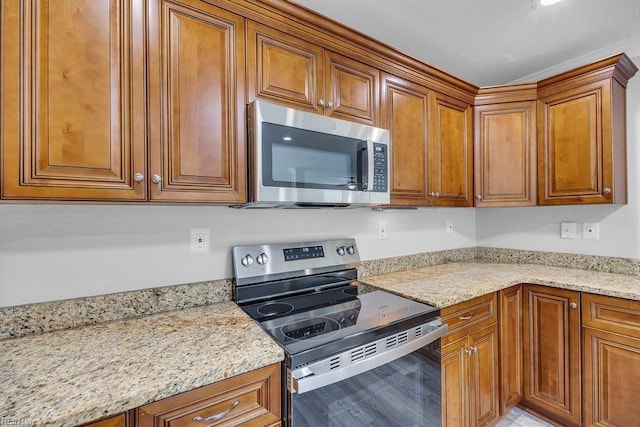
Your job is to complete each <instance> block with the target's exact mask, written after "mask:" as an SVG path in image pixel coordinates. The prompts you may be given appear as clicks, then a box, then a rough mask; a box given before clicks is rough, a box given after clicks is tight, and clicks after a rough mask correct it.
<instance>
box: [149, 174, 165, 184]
mask: <svg viewBox="0 0 640 427" xmlns="http://www.w3.org/2000/svg"><path fill="white" fill-rule="evenodd" d="M151 182H153V183H154V184H160V183H161V182H162V177H161V176H160V175H156V174H153V176H152V177H151Z"/></svg>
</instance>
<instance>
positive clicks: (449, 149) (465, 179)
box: [427, 92, 473, 206]
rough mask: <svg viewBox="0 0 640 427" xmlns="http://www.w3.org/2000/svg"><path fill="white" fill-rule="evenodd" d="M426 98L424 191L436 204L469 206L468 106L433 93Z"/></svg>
mask: <svg viewBox="0 0 640 427" xmlns="http://www.w3.org/2000/svg"><path fill="white" fill-rule="evenodd" d="M429 99H430V101H429V127H430V132H429V144H428V149H429V151H428V158H429V172H428V176H427V183H428V186H427V189H428V194H430V195H431V196H432V197H433V199H434V202H433V203H434V204H435V205H437V206H473V200H472V193H473V153H472V151H473V145H472V144H473V141H472V120H473V112H472V109H471V106H470V105H469V104H466V103H464V102H462V101H458V100H457V99H454V98H451V97H449V96H446V95H442V94H440V93H437V92H431V93H430V95H429Z"/></svg>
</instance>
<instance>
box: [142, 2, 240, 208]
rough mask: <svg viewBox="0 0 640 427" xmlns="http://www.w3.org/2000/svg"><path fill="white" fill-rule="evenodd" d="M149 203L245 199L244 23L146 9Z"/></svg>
mask: <svg viewBox="0 0 640 427" xmlns="http://www.w3.org/2000/svg"><path fill="white" fill-rule="evenodd" d="M149 23H150V24H149V25H150V37H149V58H150V64H151V66H150V71H151V72H150V93H149V97H150V103H149V105H150V121H149V123H150V126H149V127H150V128H149V134H150V138H149V141H150V146H149V152H150V158H151V161H150V174H151V175H152V177H151V179H152V184H151V187H150V188H151V200H176V201H177V200H180V201H193V202H243V201H246V159H245V152H246V150H245V145H246V144H245V131H244V126H245V125H244V122H245V102H244V78H243V72H242V70H244V48H243V46H244V19H243V18H241V17H239V16H236V15H233V14H231V13H228V12H225V11H223V10H221V9H218V8H215V7H213V6H211V5H209V4H208V3H205V2H201V1H198V0H184V1H183V2H181V3H178V2H170V1H165V0H152V1H151V2H150V6H149Z"/></svg>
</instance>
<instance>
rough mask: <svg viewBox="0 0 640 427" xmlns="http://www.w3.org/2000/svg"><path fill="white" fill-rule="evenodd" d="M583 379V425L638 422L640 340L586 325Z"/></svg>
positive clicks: (624, 424)
mask: <svg viewBox="0 0 640 427" xmlns="http://www.w3.org/2000/svg"><path fill="white" fill-rule="evenodd" d="M584 378H585V382H584V387H585V391H584V395H585V396H584V397H585V423H586V425H589V426H592V425H593V426H603V427H604V426H607V427H608V426H632V425H637V423H638V420H640V406H638V405H637V399H638V395H639V394H640V340H638V339H632V338H627V337H623V336H620V335H616V334H612V333H609V332H604V331H598V330H592V329H589V328H585V330H584Z"/></svg>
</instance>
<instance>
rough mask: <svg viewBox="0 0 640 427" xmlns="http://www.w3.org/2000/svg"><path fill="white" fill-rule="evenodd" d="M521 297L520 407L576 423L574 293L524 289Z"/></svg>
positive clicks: (578, 409) (577, 361) (577, 351)
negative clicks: (521, 395)
mask: <svg viewBox="0 0 640 427" xmlns="http://www.w3.org/2000/svg"><path fill="white" fill-rule="evenodd" d="M524 298H525V299H524V309H523V313H524V319H523V322H524V331H525V334H526V336H525V341H524V366H525V369H524V400H525V404H526V405H528V406H531V407H532V408H534V409H536V410H538V411H540V412H541V413H543V414H548V415H549V416H551V417H552V418H553V419H555V420H558V421H562V422H564V423H566V425H572V426H573V425H580V420H581V400H582V397H581V384H582V383H581V376H580V360H581V357H580V354H581V352H580V308H579V307H580V299H579V294H578V293H577V292H574V291H568V290H564V289H554V288H548V287H544V286H534V285H525V286H524ZM572 304H575V306H574V308H572Z"/></svg>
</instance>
